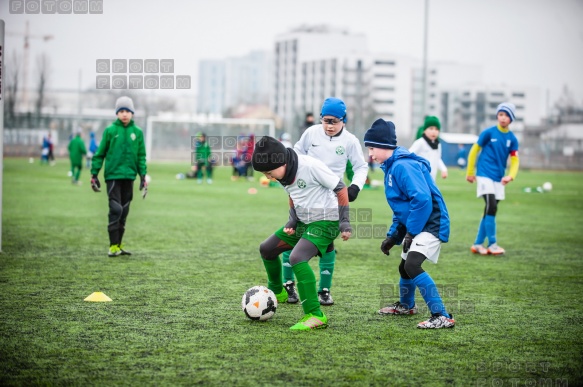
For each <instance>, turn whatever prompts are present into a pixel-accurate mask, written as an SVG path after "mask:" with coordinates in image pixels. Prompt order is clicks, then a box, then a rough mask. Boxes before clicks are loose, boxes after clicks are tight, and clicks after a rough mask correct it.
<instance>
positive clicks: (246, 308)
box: [241, 286, 277, 321]
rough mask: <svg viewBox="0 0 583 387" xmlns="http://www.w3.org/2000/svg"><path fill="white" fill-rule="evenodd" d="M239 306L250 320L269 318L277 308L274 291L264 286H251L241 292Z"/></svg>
mask: <svg viewBox="0 0 583 387" xmlns="http://www.w3.org/2000/svg"><path fill="white" fill-rule="evenodd" d="M241 307H242V308H243V312H245V316H247V317H249V318H250V319H251V320H259V321H265V320H269V319H270V318H271V317H273V315H274V314H275V310H276V309H277V298H276V297H275V293H273V292H272V291H271V290H269V289H267V288H266V287H265V286H253V287H252V288H250V289H249V290H247V291H246V292H245V294H243V300H242V301H241Z"/></svg>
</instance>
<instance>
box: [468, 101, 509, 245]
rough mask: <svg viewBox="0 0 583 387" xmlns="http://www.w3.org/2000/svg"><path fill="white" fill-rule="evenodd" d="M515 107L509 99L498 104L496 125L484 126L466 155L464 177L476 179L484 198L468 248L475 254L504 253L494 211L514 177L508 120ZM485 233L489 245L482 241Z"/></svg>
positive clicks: (479, 193) (479, 191) (480, 195)
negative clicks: (486, 245)
mask: <svg viewBox="0 0 583 387" xmlns="http://www.w3.org/2000/svg"><path fill="white" fill-rule="evenodd" d="M515 110H516V108H515V107H514V105H513V104H511V103H509V102H504V103H501V104H500V105H498V108H497V109H496V115H497V119H498V125H497V126H492V127H490V128H488V129H486V130H484V131H483V132H482V133H481V134H480V137H478V142H477V143H475V144H474V145H473V146H472V149H470V153H469V155H468V170H467V172H466V180H467V181H468V182H470V183H473V182H474V181H477V182H478V194H477V196H478V197H483V198H484V201H485V202H486V207H485V208H484V214H483V215H482V220H481V221H480V226H479V227H478V235H477V236H476V240H475V241H474V244H473V245H472V247H471V249H470V250H471V251H472V253H474V254H480V255H488V254H492V255H502V254H504V253H505V250H504V249H503V248H502V247H500V246H498V243H497V241H496V212H497V210H498V202H499V201H500V200H504V197H505V192H504V187H505V186H506V184H508V183H510V182H511V181H513V180H514V179H515V178H516V174H517V173H518V165H519V160H518V140H517V139H516V136H515V135H514V133H512V132H511V131H510V129H509V126H510V123H511V122H512V121H514V117H515ZM480 151H481V152H480ZM478 152H480V157H479V158H478V163H477V165H478V172H477V174H476V171H475V165H476V157H477V155H478ZM508 156H510V169H509V171H508V175H505V174H504V173H505V171H506V162H507V161H508ZM486 237H487V238H488V244H489V245H488V248H486V247H484V245H483V243H484V241H485V240H486Z"/></svg>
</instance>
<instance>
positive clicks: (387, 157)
mask: <svg viewBox="0 0 583 387" xmlns="http://www.w3.org/2000/svg"><path fill="white" fill-rule="evenodd" d="M364 145H365V146H366V147H367V148H368V153H369V155H370V156H371V157H372V159H373V160H374V161H376V162H377V163H379V164H380V165H381V169H382V170H383V171H384V173H385V196H386V198H387V202H388V203H389V206H390V207H391V209H392V210H393V224H392V225H391V227H390V229H389V231H388V232H387V237H386V239H385V240H384V241H383V242H382V243H381V251H382V252H383V253H384V254H386V255H389V251H390V250H391V248H392V247H393V246H395V245H401V244H402V246H403V252H402V254H401V258H402V259H401V263H400V265H399V273H400V274H401V279H400V282H399V294H400V300H399V301H397V302H395V303H394V304H393V305H390V306H387V307H385V308H382V309H381V310H379V313H380V314H382V315H411V314H416V313H417V306H416V305H415V288H419V292H420V293H421V296H423V299H424V300H425V303H426V304H427V307H428V309H429V311H430V312H431V317H430V318H429V319H428V320H426V321H423V322H421V323H419V324H418V325H417V328H423V329H437V328H452V327H454V326H455V320H454V319H453V316H452V315H450V314H449V313H447V311H446V309H445V305H444V304H443V301H442V299H441V296H440V295H439V292H438V290H437V287H436V286H435V282H434V281H433V279H432V278H431V277H430V276H429V274H428V273H426V272H425V271H424V270H423V269H422V268H421V264H422V263H423V262H424V261H425V260H426V259H428V260H430V261H431V262H433V263H437V259H438V258H439V251H440V250H441V243H442V242H444V243H445V242H447V241H448V239H449V216H448V213H447V208H446V207H445V202H444V201H443V197H442V196H441V192H439V189H438V188H437V186H436V185H435V182H434V181H433V179H432V178H431V174H430V172H431V167H430V165H429V162H428V161H427V160H425V159H424V158H422V157H419V156H417V155H415V154H414V153H410V152H409V151H408V150H406V149H404V148H401V147H398V146H397V135H396V133H395V125H394V124H393V123H392V122H391V121H385V120H383V119H381V118H379V119H378V120H376V121H375V122H374V123H373V124H372V126H371V128H370V129H368V130H367V132H366V134H365V135H364Z"/></svg>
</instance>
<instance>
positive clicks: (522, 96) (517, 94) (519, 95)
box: [512, 92, 525, 98]
mask: <svg viewBox="0 0 583 387" xmlns="http://www.w3.org/2000/svg"><path fill="white" fill-rule="evenodd" d="M512 97H513V98H524V97H525V95H524V93H517V92H514V93H512Z"/></svg>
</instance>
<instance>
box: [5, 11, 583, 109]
mask: <svg viewBox="0 0 583 387" xmlns="http://www.w3.org/2000/svg"><path fill="white" fill-rule="evenodd" d="M41 1H42V0H41ZM424 4H425V0H407V1H405V0H294V1H282V0H183V1H178V0H103V8H104V12H103V14H101V15H90V14H87V15H79V14H72V15H49V14H39V15H33V14H22V15H19V14H10V13H9V10H8V5H9V0H0V15H2V16H1V17H2V18H3V19H4V20H5V22H6V30H7V33H22V32H24V26H25V21H27V20H28V21H29V23H30V33H31V35H36V36H42V35H49V34H50V35H53V36H54V39H53V40H51V41H48V42H44V41H42V40H41V39H36V38H35V39H31V41H30V47H31V53H30V54H31V55H30V66H31V69H30V72H31V74H34V69H35V63H36V59H35V58H36V57H37V55H38V54H39V53H41V52H46V53H48V54H49V55H50V61H51V67H52V73H51V79H50V83H49V87H51V88H72V89H76V88H77V84H78V73H79V70H80V69H81V70H82V73H83V83H84V85H83V87H95V86H94V85H95V76H96V69H95V67H96V66H95V61H96V59H133V58H138V59H174V64H175V74H185V75H191V76H193V78H195V77H196V75H197V63H198V61H199V60H200V59H224V58H227V57H232V56H243V55H246V54H247V53H249V52H250V51H251V50H271V49H272V48H273V46H274V43H273V42H274V37H275V36H276V35H278V34H281V33H284V32H286V31H288V30H289V29H290V28H292V27H296V26H298V25H300V24H329V25H332V26H336V27H344V28H347V29H349V31H351V32H354V33H363V34H365V35H366V36H367V38H368V45H369V47H368V48H369V50H371V51H373V52H389V53H399V54H407V55H410V56H412V57H416V58H419V59H421V57H422V54H423V10H424ZM22 46H23V38H22V36H7V37H6V53H7V54H8V55H10V54H11V53H13V52H14V50H17V51H18V52H19V53H21V52H22ZM428 60H429V61H449V62H459V63H465V64H480V65H483V71H484V81H485V82H488V83H492V84H510V85H517V86H521V85H535V86H540V88H541V91H542V94H543V95H544V94H545V93H546V90H547V89H548V90H550V96H551V101H554V100H555V99H556V98H557V97H558V96H559V94H560V92H561V90H562V87H563V85H568V86H569V88H570V89H571V90H572V91H573V93H574V95H575V97H576V98H577V100H578V101H580V102H582V103H583V0H429V40H428ZM7 61H9V58H7ZM193 81H194V82H196V79H193ZM30 83H34V81H33V80H32V79H31V80H30V81H29V84H30ZM192 92H193V93H195V92H196V90H194V89H193V90H192Z"/></svg>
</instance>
